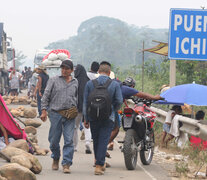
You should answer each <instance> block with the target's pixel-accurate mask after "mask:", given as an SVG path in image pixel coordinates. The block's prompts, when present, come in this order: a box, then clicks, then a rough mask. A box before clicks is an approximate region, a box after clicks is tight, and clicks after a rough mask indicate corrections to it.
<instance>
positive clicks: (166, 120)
mask: <svg viewBox="0 0 207 180" xmlns="http://www.w3.org/2000/svg"><path fill="white" fill-rule="evenodd" d="M173 112H175V111H173V110H169V111H168V112H167V116H166V119H165V123H171V122H172V113H173Z"/></svg>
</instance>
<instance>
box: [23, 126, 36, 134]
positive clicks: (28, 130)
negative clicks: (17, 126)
mask: <svg viewBox="0 0 207 180" xmlns="http://www.w3.org/2000/svg"><path fill="white" fill-rule="evenodd" d="M24 131H25V132H26V133H27V134H30V133H31V134H33V135H35V134H37V129H36V128H35V127H33V126H26V127H25V128H24Z"/></svg>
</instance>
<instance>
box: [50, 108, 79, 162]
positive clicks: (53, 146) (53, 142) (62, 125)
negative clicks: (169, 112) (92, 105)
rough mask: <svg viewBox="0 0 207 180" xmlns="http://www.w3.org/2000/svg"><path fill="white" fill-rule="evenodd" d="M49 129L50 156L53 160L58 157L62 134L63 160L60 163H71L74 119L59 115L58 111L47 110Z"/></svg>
mask: <svg viewBox="0 0 207 180" xmlns="http://www.w3.org/2000/svg"><path fill="white" fill-rule="evenodd" d="M48 115H49V119H50V131H49V137H48V140H49V142H50V150H51V151H52V155H51V157H52V158H53V159H54V160H59V159H60V144H59V143H60V138H61V135H62V134H63V138H64V146H63V160H62V165H65V164H67V165H72V160H73V153H74V147H73V134H74V129H75V119H72V120H68V119H66V118H64V117H63V116H61V115H60V114H59V113H58V112H55V111H49V113H48Z"/></svg>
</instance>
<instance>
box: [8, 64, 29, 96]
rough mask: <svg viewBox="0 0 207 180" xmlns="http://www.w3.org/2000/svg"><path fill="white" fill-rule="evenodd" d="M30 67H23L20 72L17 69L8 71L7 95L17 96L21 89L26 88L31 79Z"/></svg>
mask: <svg viewBox="0 0 207 180" xmlns="http://www.w3.org/2000/svg"><path fill="white" fill-rule="evenodd" d="M32 73H33V72H32V70H31V67H28V68H27V66H25V67H24V70H23V71H22V72H20V71H19V69H15V68H13V67H11V68H10V69H9V79H8V90H7V95H11V96H18V95H19V93H21V90H22V89H25V88H27V87H28V84H29V81H30V79H31V77H32Z"/></svg>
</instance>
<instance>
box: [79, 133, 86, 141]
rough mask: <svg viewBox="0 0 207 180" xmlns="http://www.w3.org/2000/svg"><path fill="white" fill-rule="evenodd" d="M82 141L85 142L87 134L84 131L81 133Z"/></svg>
mask: <svg viewBox="0 0 207 180" xmlns="http://www.w3.org/2000/svg"><path fill="white" fill-rule="evenodd" d="M80 140H85V133H84V131H81V137H80Z"/></svg>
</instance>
